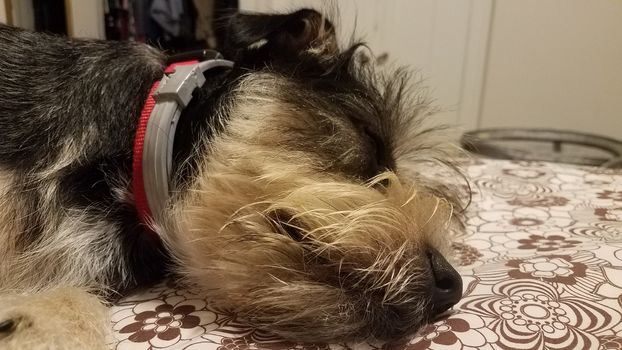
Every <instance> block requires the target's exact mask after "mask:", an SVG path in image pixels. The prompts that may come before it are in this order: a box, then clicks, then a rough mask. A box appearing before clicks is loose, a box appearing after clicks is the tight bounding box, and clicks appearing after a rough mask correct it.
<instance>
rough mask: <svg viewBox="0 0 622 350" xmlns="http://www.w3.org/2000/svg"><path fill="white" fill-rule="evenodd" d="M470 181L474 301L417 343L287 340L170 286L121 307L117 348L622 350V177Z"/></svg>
mask: <svg viewBox="0 0 622 350" xmlns="http://www.w3.org/2000/svg"><path fill="white" fill-rule="evenodd" d="M468 173H469V176H470V178H471V182H472V185H473V192H474V193H473V203H472V205H471V207H470V208H469V211H468V225H467V234H466V236H464V237H461V238H460V239H459V240H458V241H457V242H456V244H455V248H456V253H457V254H456V265H458V266H457V267H458V268H459V271H460V272H461V274H462V276H463V281H464V298H463V299H462V301H461V302H460V303H459V304H458V305H457V306H456V307H454V310H455V312H454V313H453V314H451V315H450V316H449V317H448V318H446V319H444V320H441V321H438V322H436V323H434V324H431V325H429V326H427V327H424V329H422V330H421V331H420V333H419V334H418V335H417V336H415V337H413V338H412V339H410V340H404V341H402V342H398V343H394V344H384V345H383V344H371V343H359V344H332V345H323V344H311V345H309V344H308V345H297V344H292V343H288V342H284V341H279V340H278V339H275V338H273V337H271V336H270V335H269V334H266V333H264V332H261V331H257V330H253V329H249V328H248V327H245V326H244V325H243V324H240V323H239V322H238V321H236V319H235V317H233V316H232V315H228V314H225V313H219V312H218V310H214V309H213V308H210V307H209V305H208V304H207V302H206V300H204V299H203V298H202V297H201V296H200V295H197V294H194V293H193V292H192V291H189V290H183V289H177V288H176V287H175V286H174V285H170V283H168V284H162V285H159V286H156V287H154V288H152V289H150V290H147V291H144V292H143V293H141V294H138V295H134V296H131V297H129V298H126V299H124V300H122V301H120V302H119V303H118V304H117V305H115V306H114V307H112V309H111V315H112V325H111V327H112V329H113V330H114V333H113V336H114V340H111V348H113V349H117V350H122V349H161V348H166V349H184V350H198V349H214V350H216V349H218V350H244V349H262V348H266V349H271V350H276V349H294V348H296V349H309V350H321V349H326V350H329V349H332V350H337V349H338V350H347V349H350V348H354V349H362V350H373V349H377V348H384V349H390V350H402V349H408V350H415V349H428V348H430V349H521V350H522V349H572V350H576V349H622V171H613V170H606V169H599V168H591V167H577V166H570V165H561V164H551V163H537V162H509V161H498V160H495V161H493V160H475V161H474V162H473V164H471V165H470V166H469V168H468Z"/></svg>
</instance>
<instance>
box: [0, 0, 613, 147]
mask: <svg viewBox="0 0 622 350" xmlns="http://www.w3.org/2000/svg"><path fill="white" fill-rule="evenodd" d="M334 4H338V7H339V12H340V14H339V16H338V18H339V19H340V23H339V29H340V32H339V35H340V39H341V41H342V42H343V43H347V42H348V41H349V40H350V38H351V36H352V33H353V32H354V31H355V32H356V37H357V38H361V39H363V40H365V41H366V42H367V43H368V44H369V46H370V47H371V48H372V49H373V51H374V54H375V55H376V56H377V57H379V58H382V59H383V60H386V61H387V65H408V66H411V67H413V68H416V69H417V70H419V71H420V73H421V75H422V76H423V77H425V79H426V81H425V82H426V85H427V86H429V87H430V89H431V90H432V95H433V96H434V97H435V98H436V104H437V105H438V106H440V107H442V108H443V112H442V113H441V114H440V116H439V119H438V120H440V121H444V122H448V123H450V124H452V125H456V126H459V127H460V128H462V129H463V130H475V129H486V128H538V129H562V130H570V131H577V132H582V133H591V134H595V135H599V136H605V137H610V138H614V139H619V138H621V137H622V1H615V0H596V1H585V0H548V1H538V0H521V1H511V0H384V1H374V0H340V1H335V2H334ZM334 4H333V6H334ZM238 6H239V7H240V8H241V9H243V10H254V11H288V10H294V9H296V8H298V7H300V6H307V7H315V8H322V6H324V7H326V4H325V3H324V2H318V1H312V0H306V1H304V0H302V1H301V0H239V1H237V0H235V1H225V0H214V1H209V0H194V1H193V0H159V1H158V0H47V1H43V0H0V21H1V22H5V23H6V22H8V23H12V24H14V25H18V26H22V27H26V28H32V29H37V30H47V31H52V32H58V33H65V34H68V35H70V36H75V37H93V38H108V39H116V40H140V41H147V42H151V43H156V44H157V45H159V46H161V47H164V48H167V49H171V50H174V51H183V50H184V49H192V48H196V47H202V46H206V45H207V46H212V47H213V46H217V43H218V34H219V33H218V30H217V28H214V27H213V20H214V19H215V18H217V17H218V16H219V15H221V11H222V10H223V9H224V8H232V7H233V8H234V7H238ZM167 11H168V12H167ZM355 29H356V30H355ZM506 135H507V134H506ZM549 136H550V135H549ZM538 147H540V146H538ZM554 148H555V150H556V152H559V151H560V147H559V144H557V146H555V147H554ZM601 148H602V147H601ZM566 149H567V150H573V152H574V151H575V149H573V148H566Z"/></svg>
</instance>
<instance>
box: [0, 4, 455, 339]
mask: <svg viewBox="0 0 622 350" xmlns="http://www.w3.org/2000/svg"><path fill="white" fill-rule="evenodd" d="M227 34H228V35H227V40H226V42H225V44H224V45H223V46H222V47H221V53H222V56H221V55H220V54H217V53H213V52H207V51H206V52H204V53H203V54H202V55H201V56H200V57H196V59H193V60H189V61H184V62H174V64H169V63H171V62H168V63H167V58H166V56H165V55H164V54H163V53H162V52H160V51H158V50H156V49H154V48H152V47H149V46H147V45H144V44H140V43H131V42H108V41H97V40H70V39H67V38H63V37H57V36H51V35H46V34H40V33H32V32H28V31H25V30H21V29H16V28H11V27H7V26H0V256H2V261H1V262H0V347H1V348H7V347H8V348H37V347H38V346H42V347H46V346H47V347H50V348H97V347H105V340H104V337H105V333H106V332H105V330H106V328H107V326H106V308H105V307H104V304H102V303H105V302H107V301H110V300H112V299H113V298H115V297H117V296H118V295H120V294H123V293H127V291H129V290H131V289H133V288H136V287H140V286H145V285H148V284H150V283H153V282H155V281H158V280H160V279H161V278H163V277H164V276H165V275H172V276H175V277H176V278H178V279H180V280H182V281H189V282H191V283H192V284H196V285H197V288H200V289H201V290H202V291H203V293H205V295H206V296H207V297H208V298H209V299H210V300H212V301H213V303H214V305H215V306H218V307H219V308H224V309H227V310H232V311H234V312H235V313H236V314H237V315H238V317H240V318H241V319H243V320H245V321H246V322H248V323H249V324H251V325H253V326H256V327H260V328H262V329H266V330H269V331H271V332H273V333H275V334H277V335H280V336H283V337H285V338H288V339H290V340H295V341H331V340H343V339H353V338H354V339H360V338H366V337H373V338H376V339H396V338H399V337H402V336H405V335H407V334H409V333H412V332H414V331H416V330H417V329H418V327H420V326H421V325H423V324H425V323H426V322H427V321H428V320H430V319H431V318H432V317H434V316H435V315H438V314H439V313H442V312H444V311H446V310H447V309H448V308H450V307H451V306H452V305H454V304H455V303H456V302H457V301H458V300H459V298H460V297H461V294H462V282H461V278H460V276H459V275H458V274H457V273H456V271H455V270H454V269H453V268H452V267H451V265H450V264H449V263H448V262H447V260H446V258H445V257H444V255H445V254H447V252H448V250H449V249H448V246H449V244H448V242H449V241H450V238H451V235H452V234H454V233H456V232H459V231H460V230H461V229H462V225H461V218H460V212H461V211H462V208H463V206H464V205H463V203H462V202H463V201H462V199H461V198H462V196H461V193H460V190H459V189H461V188H463V186H459V184H460V182H461V181H460V180H459V179H460V173H459V171H458V170H457V168H456V165H455V163H454V160H455V159H456V158H455V156H456V152H455V149H454V147H453V146H452V145H451V144H450V143H449V142H446V141H448V138H447V137H446V136H445V135H444V134H443V130H442V129H441V128H424V127H423V126H422V120H423V118H424V117H426V116H427V115H429V114H431V113H432V112H433V108H431V107H430V104H429V102H428V99H427V98H426V97H425V94H424V93H423V90H422V89H421V88H419V87H418V86H416V84H415V85H412V84H411V83H410V82H409V78H408V74H406V73H405V72H404V71H397V72H394V73H391V74H387V73H383V74H380V73H377V72H376V71H375V70H374V61H373V59H369V57H368V56H369V54H368V50H367V49H366V48H365V47H362V45H360V44H353V45H350V46H348V47H345V48H340V47H339V45H338V43H337V40H336V36H335V28H334V26H333V24H332V23H331V22H330V21H329V20H327V19H326V17H325V16H323V15H322V14H320V13H318V12H316V11H313V10H300V11H297V12H294V13H290V14H279V15H264V14H237V15H234V16H232V17H231V18H230V19H229V20H228V27H227ZM439 167H440V168H445V169H449V173H452V174H455V175H456V176H455V177H451V176H444V177H439V176H438V175H437V174H438V172H437V170H438V169H439ZM55 319H56V320H59V322H60V321H62V322H64V323H65V324H66V326H64V327H62V328H60V327H58V328H57V327H55V324H54V323H55V322H54V321H53V320H55Z"/></svg>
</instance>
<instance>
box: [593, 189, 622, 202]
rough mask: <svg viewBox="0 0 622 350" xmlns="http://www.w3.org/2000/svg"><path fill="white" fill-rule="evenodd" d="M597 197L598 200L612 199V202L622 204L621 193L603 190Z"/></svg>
mask: <svg viewBox="0 0 622 350" xmlns="http://www.w3.org/2000/svg"><path fill="white" fill-rule="evenodd" d="M597 196H598V198H600V199H612V200H614V201H620V202H622V191H610V190H604V191H602V192H599V193H598V194H597Z"/></svg>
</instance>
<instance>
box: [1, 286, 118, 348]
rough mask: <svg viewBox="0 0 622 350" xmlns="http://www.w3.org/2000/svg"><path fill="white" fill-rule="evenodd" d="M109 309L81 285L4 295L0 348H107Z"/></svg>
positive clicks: (2, 297) (2, 295)
mask: <svg viewBox="0 0 622 350" xmlns="http://www.w3.org/2000/svg"><path fill="white" fill-rule="evenodd" d="M107 321H108V313H107V308H106V307H105V306H104V305H103V304H102V303H101V301H100V300H99V299H98V298H97V297H96V296H94V295H92V294H90V293H88V292H86V291H85V290H82V289H79V288H71V287H66V288H56V289H53V290H50V291H46V292H42V293H36V294H5V293H4V292H3V293H2V294H1V295H0V349H10V350H14V349H106V348H107V346H106V329H108V327H107Z"/></svg>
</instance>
